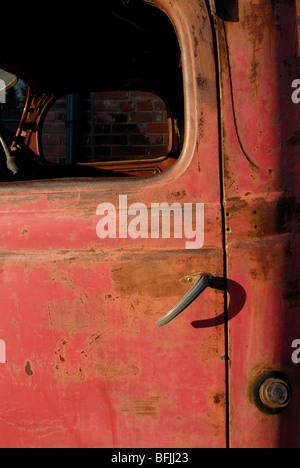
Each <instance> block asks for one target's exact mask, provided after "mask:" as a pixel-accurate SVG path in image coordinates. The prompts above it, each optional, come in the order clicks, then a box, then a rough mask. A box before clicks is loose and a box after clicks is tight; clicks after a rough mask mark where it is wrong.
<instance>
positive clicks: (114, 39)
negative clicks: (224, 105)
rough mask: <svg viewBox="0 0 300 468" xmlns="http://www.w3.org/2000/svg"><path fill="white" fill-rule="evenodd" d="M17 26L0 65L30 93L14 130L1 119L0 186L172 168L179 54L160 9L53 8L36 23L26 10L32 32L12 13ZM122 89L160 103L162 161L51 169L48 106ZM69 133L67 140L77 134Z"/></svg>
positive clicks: (178, 128)
mask: <svg viewBox="0 0 300 468" xmlns="http://www.w3.org/2000/svg"><path fill="white" fill-rule="evenodd" d="M21 8H22V7H21ZM24 14H25V13H24ZM27 16H28V13H27ZM37 24H39V25H40V26H41V30H40V32H39V33H38V34H37V30H36V28H35V27H34V25H37ZM15 26H16V27H15V28H14V40H13V41H6V42H5V44H6V45H5V47H3V48H1V55H0V68H1V69H2V70H4V72H5V73H6V74H7V73H10V74H12V75H13V76H16V77H17V78H18V79H20V80H22V81H23V82H24V83H25V84H26V86H28V88H27V92H26V93H27V96H26V101H25V104H24V109H23V113H22V117H21V119H20V123H19V125H18V128H17V131H16V132H12V131H11V130H10V129H9V128H7V126H5V124H3V123H2V122H0V135H1V137H0V142H1V150H0V151H1V154H0V171H1V173H0V179H1V181H2V182H17V181H27V180H39V179H57V178H65V177H67V178H74V177H75V178H77V177H83V178H85V177H95V178H97V177H128V176H129V177H132V176H135V177H138V176H140V175H141V172H142V171H141V169H145V174H146V175H149V171H148V172H147V168H151V170H152V173H153V174H157V173H160V172H162V171H164V170H167V169H168V168H169V167H170V166H172V165H173V164H174V163H176V161H177V159H178V158H179V156H180V153H181V149H182V145H183V139H184V96H183V94H184V93H183V75H182V64H181V51H180V46H179V43H178V38H177V35H176V32H175V29H174V27H173V24H172V22H171V20H170V19H169V18H168V16H167V15H166V14H165V13H164V12H163V11H161V10H160V9H159V8H157V6H155V5H153V4H151V3H149V2H146V1H142V2H141V1H140V0H126V1H124V0H103V1H102V2H100V4H99V5H97V10H95V9H84V10H83V9H78V10H74V12H72V15H69V13H68V12H65V11H64V10H62V11H60V12H59V14H57V12H56V10H55V9H53V10H51V11H48V12H47V17H45V18H42V19H41V18H40V17H39V15H38V12H32V17H31V26H30V27H28V24H27V22H25V21H24V22H23V21H22V14H18V18H17V20H16V25H15ZM0 36H1V33H0ZM2 39H3V38H2ZM2 43H3V42H2ZM123 90H126V91H130V90H135V91H139V90H143V91H148V92H151V93H154V94H155V95H157V96H159V97H160V98H161V99H162V100H163V101H164V102H165V103H166V107H167V110H168V122H169V146H168V150H167V151H166V154H164V155H163V157H160V158H157V160H155V161H153V160H151V161H134V160H133V158H132V157H130V154H129V155H128V158H125V159H124V160H123V161H117V162H116V161H109V160H108V161H106V162H105V164H101V163H95V164H78V163H77V162H73V161H72V159H71V163H70V164H56V163H52V162H49V161H48V160H47V159H46V158H45V157H44V154H43V148H42V129H43V122H44V120H45V118H46V116H47V112H48V110H49V109H50V108H51V106H52V105H53V103H54V102H56V101H57V100H58V99H60V98H61V97H63V96H70V95H75V94H76V93H77V94H78V93H85V92H91V91H101V92H104V91H105V92H106V91H107V92H111V91H123ZM2 106H5V104H2ZM71 120H72V119H71ZM71 130H72V131H73V133H71V138H72V135H73V137H74V133H75V132H76V129H71ZM75 137H76V135H75ZM77 137H78V135H77ZM110 163H111V164H110ZM150 174H151V171H150Z"/></svg>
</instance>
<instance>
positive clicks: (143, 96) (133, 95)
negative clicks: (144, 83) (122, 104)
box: [130, 91, 157, 99]
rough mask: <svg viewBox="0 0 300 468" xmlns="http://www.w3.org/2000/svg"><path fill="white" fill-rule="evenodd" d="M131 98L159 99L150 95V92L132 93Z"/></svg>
mask: <svg viewBox="0 0 300 468" xmlns="http://www.w3.org/2000/svg"><path fill="white" fill-rule="evenodd" d="M130 96H131V97H137V98H148V99H149V98H150V99H153V98H157V96H156V95H155V94H153V93H149V92H148V91H130Z"/></svg>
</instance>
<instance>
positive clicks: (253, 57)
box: [0, 0, 300, 448]
mask: <svg viewBox="0 0 300 468" xmlns="http://www.w3.org/2000/svg"><path fill="white" fill-rule="evenodd" d="M152 3H154V4H157V5H158V6H159V7H160V8H162V9H163V10H164V11H165V12H166V13H167V14H168V15H169V17H170V18H171V20H172V22H173V24H174V26H175V28H176V30H177V34H178V38H179V42H180V46H181V50H182V67H183V74H184V87H185V116H186V126H185V144H184V148H183V151H182V155H181V157H180V159H179V161H178V162H177V163H176V164H175V165H174V166H172V167H170V168H169V169H168V170H167V171H166V172H164V173H162V174H160V175H159V176H157V177H155V178H149V179H148V178H143V180H139V179H135V180H134V179H132V180H126V179H122V180H117V179H116V180H115V179H112V180H102V179H90V180H85V179H63V180H50V181H47V180H44V181H32V182H22V183H17V184H16V183H14V184H3V185H1V186H0V193H1V197H0V221H1V222H0V273H1V274H0V278H1V280H0V288H1V297H2V309H3V311H4V313H3V314H2V318H1V325H0V351H1V356H0V357H1V359H0V366H1V367H0V376H1V382H2V383H1V385H0V402H1V403H0V405H1V406H0V414H1V418H0V431H1V434H2V438H1V442H0V445H1V446H3V447H4V446H7V447H165V448H175V447H225V446H226V445H227V444H229V446H230V447H248V448H251V447H295V446H297V445H298V442H299V417H298V414H299V403H298V402H299V370H298V367H297V365H296V364H294V363H293V362H292V360H291V352H292V351H291V344H292V342H293V340H295V339H299V338H300V325H299V319H298V318H299V312H300V310H299V307H300V301H299V293H298V282H299V274H300V263H299V256H300V241H299V239H300V234H299V221H298V219H299V189H300V183H299V182H300V181H299V174H300V172H299V157H298V154H299V144H298V132H297V119H298V109H297V107H296V106H295V105H294V104H293V103H292V101H291V98H290V86H291V82H292V80H293V79H294V78H295V77H296V76H297V73H298V68H297V62H296V50H295V47H296V40H295V38H296V16H295V5H294V3H293V2H287V1H283V0H276V1H271V0H263V1H251V2H249V1H245V0H242V1H240V2H234V1H232V2H215V3H216V10H214V9H213V10H212V12H213V13H215V14H214V21H213V22H210V18H209V15H208V11H207V6H206V4H207V3H206V2H204V1H202V0H189V1H186V0H173V1H171V2H169V1H167V0H157V1H155V2H154V1H153V2H152ZM209 3H210V4H213V2H209ZM212 24H214V25H215V28H216V41H215V42H214V41H213V31H212V28H211V26H212ZM214 46H215V48H214ZM216 54H218V60H216ZM216 63H217V64H218V66H219V70H218V71H219V74H218V75H217V74H216V68H215V67H216ZM218 78H219V81H218ZM217 86H220V102H218V93H217ZM27 117H28V119H29V121H30V120H32V118H34V116H30V115H28V116H26V118H27ZM31 117H32V118H31ZM219 118H220V119H219ZM220 122H221V129H222V133H221V135H220V134H219V123H220ZM25 123H26V122H25ZM27 123H28V122H27ZM36 123H37V120H35V121H34V122H33V123H32V125H36ZM29 124H30V122H29ZM25 127H26V125H25ZM36 129H37V127H36V126H35V127H34V131H36ZM25 130H26V131H27V130H28V129H25ZM28 135H29V134H27V136H28ZM27 136H26V137H27ZM26 142H27V143H28V144H33V145H35V146H32V148H33V149H36V150H38V146H37V143H38V134H36V132H35V134H34V135H33V136H32V139H31V142H30V141H29V140H27V141H26ZM220 142H221V145H220ZM220 161H221V162H222V164H220ZM120 194H126V195H127V197H128V204H131V203H135V202H139V203H144V204H145V205H146V206H147V207H150V205H151V203H153V202H155V203H163V202H166V203H169V204H171V203H173V202H179V203H181V204H183V203H199V202H200V203H204V204H205V241H204V246H203V248H201V249H199V250H195V251H189V250H186V249H185V245H184V242H183V240H182V239H173V238H171V239H151V238H148V239H146V238H143V239H141V238H140V239H130V238H127V239H124V238H122V239H118V238H116V239H104V240H100V239H99V238H98V237H97V235H96V226H97V222H98V217H97V215H96V209H97V206H98V205H99V204H100V203H104V202H107V203H112V204H114V206H116V207H117V206H118V202H119V195H120ZM222 202H223V206H222ZM224 247H225V249H224ZM224 260H226V262H225V261H224ZM199 274H208V275H212V276H213V280H212V284H211V287H210V288H207V290H206V291H205V293H204V294H203V295H202V296H201V297H200V298H199V299H198V300H197V301H196V302H194V303H193V304H192V305H191V306H190V307H189V308H188V309H187V310H186V311H185V312H184V313H183V314H181V315H180V316H179V317H177V318H176V320H174V321H172V323H170V324H168V325H167V326H166V327H163V328H158V327H157V326H156V325H155V322H156V321H157V320H158V319H159V318H160V317H161V316H163V315H164V314H165V313H166V312H167V311H168V310H170V308H171V307H173V306H174V304H176V303H177V302H178V301H179V300H180V299H181V298H182V297H183V296H184V295H185V294H186V293H187V292H188V290H189V289H190V287H191V285H190V283H189V282H188V281H182V279H184V278H188V277H192V276H195V275H199ZM226 275H227V276H226ZM224 291H225V293H226V294H227V296H228V301H226V298H224ZM227 302H228V303H227ZM225 305H226V307H225ZM4 353H5V360H4V359H2V358H3V356H4ZM277 373H278V374H277ZM266 375H267V376H269V377H270V376H273V377H274V375H275V376H277V375H280V379H281V381H280V382H281V383H280V385H281V384H282V382H288V384H285V383H284V385H288V386H286V387H285V389H286V392H287V395H288V400H287V399H285V397H284V389H282V388H281V389H280V388H279V387H274V385H273V384H274V382H273V381H272V382H271V386H268V385H269V384H270V381H269V382H268V385H267V386H265V387H264V386H263V387H262V385H263V380H261V379H262V377H263V376H266ZM226 378H228V379H229V380H228V381H227V380H226ZM270 378H271V377H270ZM257 382H259V383H260V385H259V387H258V390H257V392H256V393H255V392H254V390H253V389H256V387H255V385H257ZM277 383H278V381H276V384H277ZM274 392H275V393H274ZM280 392H281V393H280ZM254 393H255V394H257V395H258V398H262V400H263V401H264V403H268V404H269V400H270V401H271V403H270V404H271V405H272V404H275V403H274V401H275V402H276V401H277V400H278V401H277V404H281V405H283V406H284V408H282V411H281V412H280V413H279V414H269V413H267V412H263V411H261V408H260V407H259V405H258V404H257V401H256V397H254ZM257 395H256V396H257ZM276 395H277V396H276ZM276 398H277V400H276ZM279 400H280V401H279ZM227 403H228V405H227ZM287 403H288V405H287ZM285 406H286V407H285ZM227 410H228V413H227V412H226V411H227ZM271 413H272V412H271Z"/></svg>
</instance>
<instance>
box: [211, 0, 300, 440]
mask: <svg viewBox="0 0 300 468" xmlns="http://www.w3.org/2000/svg"><path fill="white" fill-rule="evenodd" d="M228 3H229V2H228ZM227 13H228V15H227V16H226V15H222V13H221V14H220V15H219V16H218V17H217V23H218V40H219V46H220V49H219V59H220V65H221V71H220V77H221V84H222V127H223V152H224V206H225V218H226V254H227V276H228V281H229V284H230V281H232V280H234V281H236V282H237V283H239V284H240V286H241V288H242V289H241V293H240V300H241V301H242V302H244V306H243V308H242V310H241V312H240V313H239V314H238V315H236V316H235V317H234V318H233V319H231V320H229V325H228V330H229V338H228V340H229V341H228V342H229V359H230V360H229V402H230V445H231V447H249V448H251V447H271V448H272V447H273V448H276V447H297V446H298V444H299V368H298V367H297V365H296V364H295V363H293V362H292V359H291V356H292V351H293V350H292V348H291V346H292V342H293V340H295V339H297V338H298V337H299V336H300V328H299V327H300V325H299V313H300V309H299V290H298V282H299V273H300V272H299V261H298V257H299V187H300V184H299V182H300V181H299V176H300V171H299V138H298V136H299V130H297V123H298V118H299V115H298V108H297V106H295V105H294V104H293V102H292V100H291V84H292V81H293V79H294V78H295V77H297V76H298V67H297V49H296V46H297V32H296V28H297V22H296V12H295V3H294V2H285V1H279V0H278V1H275V2H274V1H260V2H249V1H240V2H238V7H237V8H235V9H233V10H232V11H231V12H230V11H228V12H227ZM229 315H230V314H229ZM229 319H230V317H229ZM269 372H280V373H282V374H280V375H282V376H283V378H284V379H287V380H288V383H289V385H290V387H291V390H292V399H291V403H290V404H289V406H288V407H287V408H286V409H285V410H284V411H282V412H281V413H280V414H267V413H272V412H273V411H272V410H271V411H268V410H267V409H266V408H265V407H264V408H260V410H259V409H258V407H257V406H256V403H257V401H256V398H255V390H254V389H255V383H256V382H257V379H259V378H260V376H262V375H268V373H269ZM275 375H277V374H275Z"/></svg>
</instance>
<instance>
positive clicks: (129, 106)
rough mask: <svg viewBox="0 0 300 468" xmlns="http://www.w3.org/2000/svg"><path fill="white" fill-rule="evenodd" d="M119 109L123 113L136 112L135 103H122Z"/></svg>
mask: <svg viewBox="0 0 300 468" xmlns="http://www.w3.org/2000/svg"><path fill="white" fill-rule="evenodd" d="M119 109H120V111H121V112H130V111H134V110H135V103H134V101H120V102H119Z"/></svg>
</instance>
